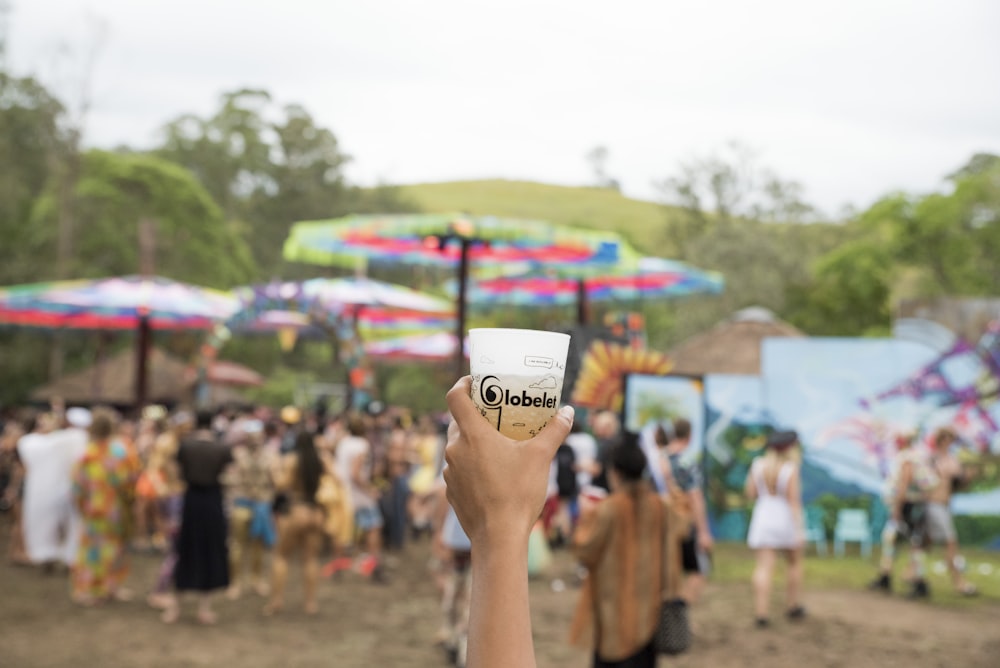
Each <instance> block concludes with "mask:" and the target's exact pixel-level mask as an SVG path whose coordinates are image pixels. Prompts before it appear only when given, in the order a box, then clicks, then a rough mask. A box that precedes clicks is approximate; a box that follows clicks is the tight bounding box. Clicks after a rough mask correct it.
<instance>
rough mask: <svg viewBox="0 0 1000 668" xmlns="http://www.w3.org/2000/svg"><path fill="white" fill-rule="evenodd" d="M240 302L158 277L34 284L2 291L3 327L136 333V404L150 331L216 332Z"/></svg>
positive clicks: (142, 391)
mask: <svg viewBox="0 0 1000 668" xmlns="http://www.w3.org/2000/svg"><path fill="white" fill-rule="evenodd" d="M238 307H239V301H238V300H237V299H236V298H235V297H234V296H233V295H232V294H231V293H229V292H222V291H219V290H213V289H211V288H204V287H200V286H196V285H189V284H186V283H178V282H177V281H172V280H170V279H168V278H162V277H159V276H122V277H112V278H101V279H93V280H76V281H56V282H52V283H33V284H28V285H16V286H12V287H8V288H3V289H0V325H13V326H19V327H36V328H43V329H85V330H135V331H136V332H137V334H138V340H137V343H136V349H137V369H136V404H137V406H139V407H141V406H142V405H143V404H144V403H145V401H146V390H147V382H148V379H147V377H146V376H147V373H146V371H147V362H148V358H149V346H150V338H151V336H150V332H151V330H154V329H158V330H192V329H202V330H207V329H212V328H214V327H215V326H216V324H218V323H219V322H220V321H222V320H225V319H226V318H228V317H230V316H231V315H232V314H233V313H234V312H235V311H236V310H237V308H238Z"/></svg>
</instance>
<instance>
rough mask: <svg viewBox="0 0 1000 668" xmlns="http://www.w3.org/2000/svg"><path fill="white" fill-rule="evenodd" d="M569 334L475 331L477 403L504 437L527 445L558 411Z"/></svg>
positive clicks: (471, 354)
mask: <svg viewBox="0 0 1000 668" xmlns="http://www.w3.org/2000/svg"><path fill="white" fill-rule="evenodd" d="M568 351H569V334H559V333H557V332H543V331H539V330H534V329H470V330H469V366H470V369H471V371H472V401H473V402H474V403H475V404H476V407H477V408H479V412H481V413H482V414H483V417H485V418H486V419H487V420H488V421H489V422H490V424H492V425H493V426H494V427H496V428H497V429H498V430H499V431H500V433H501V434H503V435H504V436H507V437H509V438H513V439H515V440H519V441H524V440H527V439H529V438H532V437H533V436H535V435H537V434H538V432H540V431H541V430H542V428H543V427H544V426H545V425H546V423H548V421H549V419H550V418H551V417H552V416H553V415H555V413H556V411H557V410H559V399H560V397H561V396H562V386H563V377H564V376H565V373H566V354H567V352H568Z"/></svg>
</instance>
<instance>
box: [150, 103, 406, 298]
mask: <svg viewBox="0 0 1000 668" xmlns="http://www.w3.org/2000/svg"><path fill="white" fill-rule="evenodd" d="M164 135H165V139H164V142H163V145H162V146H161V147H160V148H159V149H158V150H157V154H158V155H160V156H162V157H164V158H167V159H169V160H172V161H174V162H177V163H178V164H181V165H184V166H185V167H188V168H189V169H191V171H192V172H194V173H195V175H196V176H197V177H198V179H199V180H200V181H201V182H202V183H203V184H204V186H205V187H206V188H207V189H208V191H209V193H211V195H212V197H213V198H214V199H215V201H216V202H218V203H219V205H220V206H221V207H222V210H223V213H224V215H225V217H226V219H228V220H235V221H241V222H240V226H241V229H242V230H243V233H244V235H245V236H246V238H247V239H248V241H249V243H250V247H251V250H252V252H253V257H254V260H255V261H256V265H257V271H256V278H257V279H269V278H272V277H274V276H276V275H282V276H283V277H286V278H288V277H291V276H290V275H289V273H288V270H289V267H287V266H286V265H285V264H284V261H283V260H282V258H281V247H282V244H283V242H284V240H285V238H286V237H287V235H288V230H289V228H290V227H291V224H292V223H293V222H296V221H299V220H308V219H322V218H331V217H336V216H341V215H346V214H348V213H354V212H363V211H372V210H373V209H374V207H375V205H377V206H378V210H379V211H381V212H394V211H410V210H413V208H414V207H413V206H412V204H409V203H407V202H406V201H404V200H402V199H401V198H399V197H398V193H396V191H395V190H393V189H391V188H388V187H381V188H377V189H375V191H374V192H373V194H372V195H369V194H368V193H366V192H365V191H363V190H361V189H359V188H355V187H352V186H350V185H348V184H347V182H346V180H345V177H344V173H343V170H344V166H345V165H346V164H347V163H348V161H349V160H350V158H349V156H347V155H346V154H345V153H344V152H343V151H342V149H341V147H340V143H339V142H338V140H337V138H336V136H335V135H334V134H333V132H332V131H331V130H329V129H327V128H323V127H321V126H319V125H318V124H317V123H316V121H315V119H313V117H312V116H311V115H310V114H309V113H308V111H306V110H305V109H304V108H303V107H302V106H300V105H295V104H290V105H285V106H283V107H278V106H277V105H276V104H275V103H274V101H273V100H272V98H271V95H270V94H269V93H267V92H266V91H263V90H254V89H243V90H237V91H234V92H230V93H226V94H224V95H223V96H222V100H221V106H220V108H219V110H218V111H216V112H215V113H214V114H213V115H212V116H210V117H208V118H204V119H203V118H198V117H197V116H193V115H190V114H187V115H184V116H181V117H180V118H177V119H175V120H174V121H171V122H170V123H168V124H167V126H166V127H165V128H164ZM311 271H312V273H315V270H311Z"/></svg>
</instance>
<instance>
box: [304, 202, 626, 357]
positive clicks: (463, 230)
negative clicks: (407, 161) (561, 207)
mask: <svg viewBox="0 0 1000 668" xmlns="http://www.w3.org/2000/svg"><path fill="white" fill-rule="evenodd" d="M635 256H636V253H635V252H634V251H633V250H632V249H631V248H630V247H629V246H628V244H626V243H625V241H624V240H623V239H622V238H621V237H620V236H619V235H617V234H615V233H612V232H603V231H595V230H582V229H576V228H572V227H565V226H557V225H552V224H549V223H545V222H542V221H537V220H517V219H508V218H497V217H494V216H475V217H472V216H465V215H461V214H415V215H374V216H347V217H345V218H338V219H333V220H323V221H306V222H300V223H296V224H295V225H294V226H293V227H292V230H291V233H290V235H289V237H288V239H287V240H286V241H285V247H284V257H285V259H286V260H290V261H293V262H307V263H312V264H322V265H332V266H340V267H348V268H353V267H356V266H357V264H358V263H359V261H364V262H366V263H368V264H369V265H373V266H378V265H383V266H399V265H400V264H401V263H405V264H415V265H431V266H441V267H454V268H456V270H457V274H458V275H457V278H458V289H457V294H456V311H457V320H456V330H455V331H456V337H457V338H462V337H464V334H465V312H466V285H467V281H468V276H469V270H470V266H475V267H476V269H477V271H483V270H484V269H494V270H497V271H498V272H501V273H502V272H503V271H509V270H510V268H511V266H513V265H519V266H525V265H526V266H529V267H538V266H549V267H551V266H579V267H597V266H603V267H608V266H611V265H614V264H615V263H618V262H622V261H625V260H627V259H629V258H633V257H635ZM455 362H456V366H457V370H458V373H459V374H461V373H462V371H463V369H464V360H463V358H462V356H461V355H459V354H458V353H457V352H456V355H455Z"/></svg>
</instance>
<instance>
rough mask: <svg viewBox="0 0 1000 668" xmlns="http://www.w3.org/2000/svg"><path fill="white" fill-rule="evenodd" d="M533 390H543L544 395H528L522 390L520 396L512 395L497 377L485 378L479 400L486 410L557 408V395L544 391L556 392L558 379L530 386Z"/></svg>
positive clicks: (540, 381)
mask: <svg viewBox="0 0 1000 668" xmlns="http://www.w3.org/2000/svg"><path fill="white" fill-rule="evenodd" d="M529 387H530V388H532V389H538V390H543V392H542V395H541V396H538V395H537V394H536V393H531V394H529V393H528V390H522V391H521V392H520V394H518V393H517V392H515V393H514V394H511V393H510V390H508V389H506V388H504V387H503V385H502V384H501V383H500V379H499V378H497V377H496V376H484V377H483V382H482V383H481V384H480V385H479V398H480V400H481V401H482V404H483V406H485V407H486V408H500V407H501V406H523V407H525V408H555V407H556V402H557V401H558V399H559V398H558V397H557V396H556V394H555V393H553V394H549V393H548V392H545V391H544V390H555V389H556V379H555V378H553V377H552V376H546V377H545V378H543V379H541V380H539V381H538V382H536V383H532V384H531V385H530V386H529Z"/></svg>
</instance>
